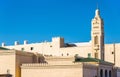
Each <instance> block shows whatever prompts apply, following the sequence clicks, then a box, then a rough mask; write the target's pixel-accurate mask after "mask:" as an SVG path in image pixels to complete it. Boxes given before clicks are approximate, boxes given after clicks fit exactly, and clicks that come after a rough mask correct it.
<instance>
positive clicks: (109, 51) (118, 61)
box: [105, 43, 120, 67]
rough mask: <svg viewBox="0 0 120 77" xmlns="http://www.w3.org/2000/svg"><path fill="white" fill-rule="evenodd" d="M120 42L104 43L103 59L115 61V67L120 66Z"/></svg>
mask: <svg viewBox="0 0 120 77" xmlns="http://www.w3.org/2000/svg"><path fill="white" fill-rule="evenodd" d="M119 54H120V44H119V43H116V44H106V45H105V60H106V61H108V62H112V63H115V66H116V67H120V55H119Z"/></svg>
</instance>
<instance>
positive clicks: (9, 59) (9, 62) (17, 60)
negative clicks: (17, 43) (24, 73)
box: [0, 50, 35, 77]
mask: <svg viewBox="0 0 120 77" xmlns="http://www.w3.org/2000/svg"><path fill="white" fill-rule="evenodd" d="M33 55H34V54H33V53H30V52H22V51H16V50H0V74H7V70H9V73H10V74H11V75H12V77H21V68H20V66H21V65H22V63H33V62H35V61H33V60H34V59H33Z"/></svg>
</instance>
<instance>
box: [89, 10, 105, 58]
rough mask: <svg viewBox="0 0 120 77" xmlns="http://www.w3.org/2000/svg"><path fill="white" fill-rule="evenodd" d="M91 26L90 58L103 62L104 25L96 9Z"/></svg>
mask: <svg viewBox="0 0 120 77" xmlns="http://www.w3.org/2000/svg"><path fill="white" fill-rule="evenodd" d="M91 24H92V28H91V29H92V30H91V40H92V56H93V58H97V59H101V60H104V23H103V20H102V18H101V17H100V11H99V9H96V11H95V17H94V18H93V19H92V21H91Z"/></svg>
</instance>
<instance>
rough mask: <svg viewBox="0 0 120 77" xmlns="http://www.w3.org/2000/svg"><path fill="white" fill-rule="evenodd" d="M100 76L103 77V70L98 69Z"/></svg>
mask: <svg viewBox="0 0 120 77" xmlns="http://www.w3.org/2000/svg"><path fill="white" fill-rule="evenodd" d="M100 77H103V70H102V69H101V70H100Z"/></svg>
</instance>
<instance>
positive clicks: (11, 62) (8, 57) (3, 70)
mask: <svg viewBox="0 0 120 77" xmlns="http://www.w3.org/2000/svg"><path fill="white" fill-rule="evenodd" d="M7 70H9V73H10V74H12V76H13V77H16V76H15V53H14V52H11V53H9V52H8V51H0V74H7Z"/></svg>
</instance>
